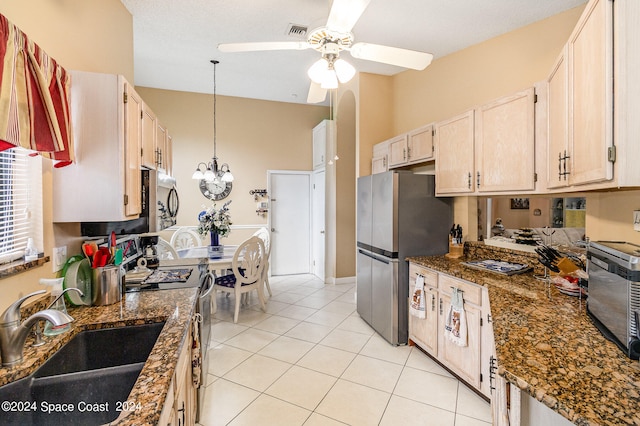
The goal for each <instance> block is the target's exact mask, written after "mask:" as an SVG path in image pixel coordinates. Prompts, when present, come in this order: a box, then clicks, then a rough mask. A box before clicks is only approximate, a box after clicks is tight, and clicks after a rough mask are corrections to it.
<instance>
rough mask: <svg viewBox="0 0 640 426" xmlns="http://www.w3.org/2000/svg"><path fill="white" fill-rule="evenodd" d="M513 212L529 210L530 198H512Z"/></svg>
mask: <svg viewBox="0 0 640 426" xmlns="http://www.w3.org/2000/svg"><path fill="white" fill-rule="evenodd" d="M511 209H512V210H529V199H528V198H512V199H511Z"/></svg>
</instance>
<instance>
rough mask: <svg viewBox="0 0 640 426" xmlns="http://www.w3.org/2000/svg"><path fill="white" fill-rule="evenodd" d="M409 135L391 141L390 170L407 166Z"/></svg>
mask: <svg viewBox="0 0 640 426" xmlns="http://www.w3.org/2000/svg"><path fill="white" fill-rule="evenodd" d="M408 159H409V157H408V151H407V135H400V136H396V137H395V138H393V139H390V140H389V168H392V167H398V166H403V165H405V164H407V161H408Z"/></svg>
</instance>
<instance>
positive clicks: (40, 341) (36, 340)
mask: <svg viewBox="0 0 640 426" xmlns="http://www.w3.org/2000/svg"><path fill="white" fill-rule="evenodd" d="M70 291H75V292H76V293H78V294H79V295H80V297H83V296H84V293H83V292H82V290H80V289H79V288H75V287H69V288H65V289H64V290H62V293H60V294H59V295H58V297H56V298H55V299H53V302H51V303H49V306H47V309H51V308H52V307H53V306H54V305H55V304H56V302H57V301H58V299H60V298H61V297H62V296H63V295H64V294H65V293H68V292H70ZM27 297H28V296H27ZM44 343H45V342H44V339H43V338H42V327H41V326H40V321H38V322H37V323H36V330H35V338H34V340H33V346H42V345H44Z"/></svg>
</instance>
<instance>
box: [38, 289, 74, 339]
mask: <svg viewBox="0 0 640 426" xmlns="http://www.w3.org/2000/svg"><path fill="white" fill-rule="evenodd" d="M63 281H64V278H52V279H47V278H40V284H42V285H45V286H48V287H49V290H50V291H51V296H52V297H53V300H54V301H53V303H52V304H51V306H50V309H57V310H59V311H61V312H64V313H65V314H67V305H66V304H65V303H64V297H61V296H62V282H63ZM70 329H71V324H70V323H67V324H62V325H58V326H54V325H53V324H51V323H50V322H49V321H47V322H46V323H45V324H44V335H45V336H56V335H58V334H61V333H64V332H65V331H69V330H70Z"/></svg>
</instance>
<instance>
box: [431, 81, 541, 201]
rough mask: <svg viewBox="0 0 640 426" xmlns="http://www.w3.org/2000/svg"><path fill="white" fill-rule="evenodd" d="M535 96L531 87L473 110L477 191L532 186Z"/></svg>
mask: <svg viewBox="0 0 640 426" xmlns="http://www.w3.org/2000/svg"><path fill="white" fill-rule="evenodd" d="M534 96H535V94H534V90H533V88H530V89H527V90H525V91H522V92H518V93H516V94H514V95H511V96H505V97H503V98H500V99H498V100H496V101H494V102H491V103H488V104H486V105H483V106H481V107H479V108H478V110H477V111H476V117H475V120H476V134H475V149H476V176H475V181H476V186H477V190H478V192H499V191H514V190H515V191H531V190H533V189H535V161H534V159H535V103H534V99H535V98H534ZM438 159H439V158H438Z"/></svg>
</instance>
